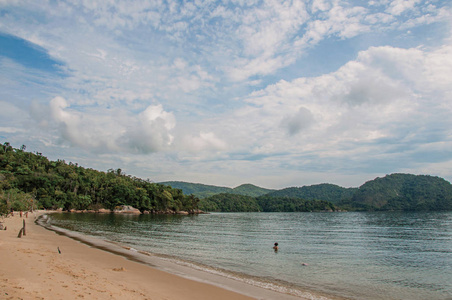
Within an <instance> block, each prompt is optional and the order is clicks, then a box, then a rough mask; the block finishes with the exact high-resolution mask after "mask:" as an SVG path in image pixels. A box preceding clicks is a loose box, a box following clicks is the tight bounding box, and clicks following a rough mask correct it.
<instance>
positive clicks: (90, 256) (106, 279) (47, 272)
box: [0, 211, 300, 300]
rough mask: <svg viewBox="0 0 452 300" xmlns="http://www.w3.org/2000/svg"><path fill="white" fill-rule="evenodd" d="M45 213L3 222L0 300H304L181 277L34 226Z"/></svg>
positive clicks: (209, 278) (192, 274)
mask: <svg viewBox="0 0 452 300" xmlns="http://www.w3.org/2000/svg"><path fill="white" fill-rule="evenodd" d="M43 213H44V212H43V211H38V212H34V213H29V214H28V217H25V215H24V216H23V217H20V216H19V213H17V212H16V213H15V216H13V217H8V218H4V219H3V220H2V221H3V225H4V226H6V228H7V230H2V231H0V258H1V259H0V293H1V294H0V298H1V299H78V298H87V299H155V300H158V299H239V300H240V299H300V298H295V297H293V296H290V295H284V294H278V293H274V292H272V291H268V290H265V289H262V288H257V287H253V286H248V285H246V284H244V283H240V282H234V280H229V279H227V278H217V277H216V276H214V275H212V274H204V273H203V272H198V271H196V270H190V269H189V268H186V267H182V266H180V267H179V268H180V269H177V266H176V267H175V268H173V269H172V270H173V271H174V270H176V272H179V273H180V275H181V276H179V275H175V274H172V273H169V272H166V271H163V270H162V269H164V268H165V264H163V265H161V266H158V265H157V264H158V263H159V262H158V260H154V261H153V260H152V259H153V258H152V257H148V259H149V260H148V261H147V260H146V255H142V254H140V253H137V252H135V251H131V250H133V249H127V248H125V247H121V246H119V245H110V244H108V243H107V245H104V244H105V243H106V242H105V241H89V240H86V239H84V238H82V237H80V236H77V234H76V233H70V232H69V233H65V234H61V233H57V232H55V231H52V230H48V229H46V228H44V227H42V226H40V225H38V224H36V223H35V220H36V219H37V218H38V216H39V215H42V214H43ZM24 220H25V223H26V235H25V236H22V237H21V238H18V233H19V231H20V229H21V228H22V227H23V221H24ZM71 234H74V236H72V238H70V237H68V236H71ZM152 265H155V266H156V267H153V266H152Z"/></svg>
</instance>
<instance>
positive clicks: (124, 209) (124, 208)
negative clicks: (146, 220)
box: [113, 205, 141, 214]
mask: <svg viewBox="0 0 452 300" xmlns="http://www.w3.org/2000/svg"><path fill="white" fill-rule="evenodd" d="M113 212H114V213H119V214H141V211H140V210H139V209H137V208H135V207H132V206H130V205H121V206H117V207H116V208H115V210H114V211H113Z"/></svg>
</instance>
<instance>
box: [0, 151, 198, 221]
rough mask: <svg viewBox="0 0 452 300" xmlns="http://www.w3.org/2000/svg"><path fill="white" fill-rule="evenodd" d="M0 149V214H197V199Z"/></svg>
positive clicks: (114, 172)
mask: <svg viewBox="0 0 452 300" xmlns="http://www.w3.org/2000/svg"><path fill="white" fill-rule="evenodd" d="M25 150H26V147H25V146H22V147H21V148H20V149H15V148H13V147H11V146H10V145H9V143H4V144H3V145H0V214H5V213H7V212H8V211H9V210H10V209H13V210H16V211H19V210H23V211H26V210H30V209H37V208H39V209H58V208H62V209H64V210H91V211H99V209H108V210H114V209H116V208H117V207H120V206H123V205H127V206H132V207H134V208H137V209H139V210H140V212H150V213H172V212H174V213H175V212H179V211H186V212H189V213H196V212H197V210H198V202H199V199H198V198H197V197H195V196H194V195H184V194H183V192H182V190H180V189H175V188H172V187H170V186H165V185H162V184H158V183H153V182H150V181H149V180H143V179H140V178H137V177H132V176H127V175H126V174H124V173H123V172H122V171H121V169H110V170H108V171H107V172H101V171H96V170H93V169H89V168H83V167H81V166H78V164H77V163H72V162H69V163H66V162H65V161H64V160H57V161H50V160H48V159H47V158H46V157H44V156H42V154H40V153H31V152H26V151H25Z"/></svg>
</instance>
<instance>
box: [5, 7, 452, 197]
mask: <svg viewBox="0 0 452 300" xmlns="http://www.w3.org/2000/svg"><path fill="white" fill-rule="evenodd" d="M451 24H452V3H451V2H450V1H449V0H430V1H424V0H371V1H358V0H356V1H352V0H350V1H341V0H332V1H329V0H313V1H297V0H293V1H264V0H248V1H243V0H223V1H211V0H204V1H198V0H195V1H172V0H168V1H159V0H156V1H150V0H145V1H143V0H131V1H123V0H85V1H84V0H80V1H75V0H67V1H53V0H0V142H1V143H5V142H9V143H10V144H11V145H12V146H13V147H15V148H20V147H21V146H22V145H25V146H26V150H27V151H30V152H40V153H42V155H44V156H46V157H48V158H49V159H51V160H57V159H64V160H65V161H66V162H73V163H77V164H79V165H80V166H83V167H87V168H92V169H96V170H100V171H107V170H108V169H118V168H120V169H121V170H122V171H123V172H124V173H126V174H127V175H131V176H136V177H139V178H143V179H150V180H152V181H154V182H162V181H170V180H171V181H172V180H177V181H187V182H196V183H203V184H212V185H218V186H228V187H235V186H238V185H240V184H244V183H251V184H255V185H258V186H261V187H265V188H275V189H280V188H285V187H293V186H304V185H312V184H319V183H333V184H337V185H340V186H344V187H358V186H360V185H362V184H363V183H365V182H366V181H369V180H372V179H374V178H376V177H383V176H385V175H386V174H391V173H411V174H427V175H433V176H440V177H442V178H444V179H446V180H447V181H451V180H452V118H451V115H452V26H451Z"/></svg>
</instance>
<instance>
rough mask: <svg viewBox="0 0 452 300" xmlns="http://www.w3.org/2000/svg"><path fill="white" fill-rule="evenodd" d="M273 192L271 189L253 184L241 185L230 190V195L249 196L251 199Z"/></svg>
mask: <svg viewBox="0 0 452 300" xmlns="http://www.w3.org/2000/svg"><path fill="white" fill-rule="evenodd" d="M273 191H275V190H271V189H264V188H261V187H258V186H255V185H253V184H249V183H246V184H242V185H240V186H238V187H236V188H233V189H232V193H233V194H238V195H244V196H251V197H259V196H262V195H265V194H268V193H271V192H273Z"/></svg>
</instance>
